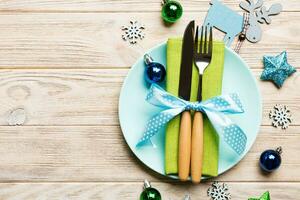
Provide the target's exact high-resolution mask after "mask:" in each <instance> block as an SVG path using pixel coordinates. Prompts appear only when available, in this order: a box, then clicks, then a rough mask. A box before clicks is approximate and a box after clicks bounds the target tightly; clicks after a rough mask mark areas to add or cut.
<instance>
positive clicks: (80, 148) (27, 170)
mask: <svg viewBox="0 0 300 200" xmlns="http://www.w3.org/2000/svg"><path fill="white" fill-rule="evenodd" d="M299 140H300V132H299V127H298V126H292V127H290V128H289V129H288V130H286V131H284V132H283V131H281V130H279V129H275V128H273V127H269V126H267V127H266V126H264V127H262V128H261V131H260V134H259V135H258V138H257V140H256V142H255V144H254V146H253V147H252V149H251V150H250V152H249V153H248V154H247V155H246V157H245V158H244V159H243V160H242V161H241V163H240V164H238V165H237V166H235V167H234V168H233V169H232V170H230V171H228V172H227V173H225V174H223V175H222V176H220V177H218V178H217V179H215V180H222V181H242V182H245V181H251V182H253V181H265V182H272V181H276V182H277V181H300V174H299V166H300V157H299V156H298V155H299V154H300V150H299V148H298V146H299ZM278 146H282V148H283V155H282V166H281V168H280V169H279V170H278V171H276V172H274V173H273V174H270V175H265V174H263V173H262V172H261V171H260V168H259V166H258V159H259V156H260V154H261V152H262V151H264V150H266V149H274V148H277V147H278ZM0 154H1V157H0V170H1V172H2V173H1V174H0V182H16V181H17V182H20V181H21V182H27V181H29V182H30V181H42V182H49V181H50V182H52V181H59V182H61V181H63V182H67V181H75V182H76V181H81V182H82V181H83V182H85V181H105V182H106V181H122V182H123V181H130V182H131V181H140V180H143V179H145V178H147V179H150V180H152V181H170V179H167V178H163V177H162V176H160V175H158V174H156V173H154V172H153V171H152V170H149V168H147V167H145V166H144V165H143V164H141V163H140V162H139V161H138V160H137V158H135V156H134V155H133V154H132V153H131V152H130V150H129V148H128V147H127V145H126V142H125V140H124V139H123V136H122V134H121V131H120V129H119V127H117V126H92V127H91V126H85V127H82V126H63V127H62V126H60V127H56V126H29V127H28V126H23V127H20V126H17V127H7V126H1V127H0Z"/></svg>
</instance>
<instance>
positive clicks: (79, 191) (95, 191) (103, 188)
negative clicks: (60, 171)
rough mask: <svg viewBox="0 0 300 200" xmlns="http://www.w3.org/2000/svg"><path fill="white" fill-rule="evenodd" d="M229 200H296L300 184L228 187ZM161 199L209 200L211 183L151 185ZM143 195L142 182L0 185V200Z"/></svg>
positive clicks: (75, 199) (74, 199)
mask: <svg viewBox="0 0 300 200" xmlns="http://www.w3.org/2000/svg"><path fill="white" fill-rule="evenodd" d="M227 185H228V186H229V189H230V190H229V192H230V193H231V195H232V199H248V198H250V197H257V198H258V197H259V196H260V195H261V194H262V193H264V192H265V191H266V190H269V191H270V194H271V199H285V200H295V197H297V195H298V194H299V193H298V191H299V189H300V184H299V183H227ZM153 186H154V187H155V188H157V189H158V190H159V191H160V192H161V195H162V199H173V200H182V199H183V196H184V195H185V194H189V195H190V196H191V198H192V199H196V200H197V199H208V198H209V197H207V194H206V193H207V189H208V188H209V186H210V183H206V184H201V185H183V184H169V183H157V182H155V183H153ZM141 192H142V181H141V182H134V183H132V182H124V183H112V182H108V183H46V184H43V183H5V184H0V198H1V199H5V200H16V199H18V200H48V199H49V200H60V199H68V200H78V199H81V200H83V199H88V200H99V199H123V200H132V199H138V198H139V195H140V193H141Z"/></svg>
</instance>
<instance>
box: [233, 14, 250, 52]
mask: <svg viewBox="0 0 300 200" xmlns="http://www.w3.org/2000/svg"><path fill="white" fill-rule="evenodd" d="M248 27H249V13H244V21H243V31H242V32H241V33H240V35H239V38H238V43H237V44H236V46H235V49H234V51H235V52H236V53H239V52H240V49H241V47H242V45H243V43H244V41H245V40H246V32H247V29H248Z"/></svg>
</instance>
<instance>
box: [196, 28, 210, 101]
mask: <svg viewBox="0 0 300 200" xmlns="http://www.w3.org/2000/svg"><path fill="white" fill-rule="evenodd" d="M204 29H205V30H204ZM207 29H208V28H207V27H203V26H202V27H201V36H200V46H199V43H198V39H199V26H197V29H196V35H195V43H194V62H195V64H196V66H197V68H198V72H199V86H198V100H202V97H201V92H202V75H203V72H204V70H205V69H206V67H207V66H208V65H209V63H210V61H211V58H212V51H213V34H212V27H210V28H209V30H207ZM203 32H204V41H203ZM208 32H209V40H208V41H207V35H208Z"/></svg>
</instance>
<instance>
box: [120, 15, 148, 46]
mask: <svg viewBox="0 0 300 200" xmlns="http://www.w3.org/2000/svg"><path fill="white" fill-rule="evenodd" d="M144 29H145V27H144V26H143V25H140V24H139V23H138V22H137V21H130V25H129V26H123V27H122V30H123V31H124V34H123V35H122V38H123V40H125V41H129V42H130V43H131V44H136V43H137V41H138V39H140V40H142V39H144V37H145V34H144V33H143V32H142V31H143V30H144Z"/></svg>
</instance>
